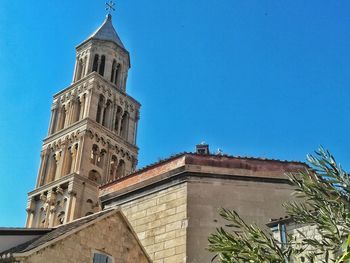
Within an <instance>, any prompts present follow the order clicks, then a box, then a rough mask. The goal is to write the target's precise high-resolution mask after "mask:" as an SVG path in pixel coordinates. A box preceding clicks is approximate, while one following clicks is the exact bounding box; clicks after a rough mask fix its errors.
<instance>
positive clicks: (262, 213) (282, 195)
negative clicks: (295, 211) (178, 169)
mask: <svg viewBox="0 0 350 263" xmlns="http://www.w3.org/2000/svg"><path fill="white" fill-rule="evenodd" d="M187 192H188V218H189V222H188V229H187V262H189V263H202V262H210V261H211V259H212V258H213V256H214V254H213V253H210V252H208V250H207V248H208V243H209V242H208V237H209V235H210V234H211V233H214V232H215V229H216V228H217V227H221V226H225V224H227V221H225V220H224V219H222V218H221V217H220V215H219V213H218V210H219V209H220V208H222V207H223V208H226V209H233V210H235V211H237V212H238V213H239V215H240V216H242V217H243V218H244V219H245V220H246V221H247V222H248V223H256V224H257V225H259V226H260V227H266V226H265V224H266V222H269V221H270V219H271V218H273V217H275V216H276V215H283V214H284V208H283V207H282V204H283V203H284V202H286V201H289V200H290V199H291V193H292V192H293V190H292V187H291V186H290V185H288V184H287V183H280V182H269V181H267V182H264V181H243V180H223V179H219V178H215V179H209V178H208V179H204V178H202V179H201V180H195V179H194V180H192V181H189V182H188V183H187Z"/></svg>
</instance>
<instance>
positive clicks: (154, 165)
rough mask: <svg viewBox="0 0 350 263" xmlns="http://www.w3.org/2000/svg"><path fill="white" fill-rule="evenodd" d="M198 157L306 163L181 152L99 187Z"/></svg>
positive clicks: (295, 162) (301, 163)
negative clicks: (181, 158)
mask: <svg viewBox="0 0 350 263" xmlns="http://www.w3.org/2000/svg"><path fill="white" fill-rule="evenodd" d="M186 155H187V156H198V157H203V158H205V157H207V158H208V157H209V158H215V159H216V158H217V159H220V158H223V157H224V158H228V159H241V160H254V161H267V162H278V163H286V164H287V163H293V164H300V165H305V166H306V163H304V162H300V161H288V160H280V159H272V158H263V157H251V156H239V155H237V156H234V155H228V154H220V155H218V154H198V153H193V152H181V153H177V154H174V155H171V156H169V157H168V158H165V159H160V160H159V161H157V162H154V163H151V164H149V165H146V166H144V167H142V168H140V169H138V170H136V171H134V172H133V173H131V174H129V175H127V176H125V177H123V178H118V179H115V180H111V181H108V182H107V183H106V184H104V185H101V187H104V186H107V185H109V184H112V183H114V182H115V181H119V180H123V179H126V178H127V177H131V176H135V175H137V174H140V173H142V172H144V171H146V170H148V169H152V168H154V167H156V166H160V165H162V164H165V163H167V162H170V161H172V160H175V159H177V158H180V157H182V156H186Z"/></svg>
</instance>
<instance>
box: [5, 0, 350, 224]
mask: <svg viewBox="0 0 350 263" xmlns="http://www.w3.org/2000/svg"><path fill="white" fill-rule="evenodd" d="M104 2H105V1H102V0H101V1H96V0H95V1H92V0H89V1H87V0H84V1H83V0H76V1H57V0H55V1H53V0H50V1H42V0H40V1H4V0H2V1H0V65H1V67H0V137H1V141H0V186H1V188H0V211H1V213H0V226H22V225H23V224H24V222H25V217H26V213H25V206H26V200H27V198H26V194H27V192H28V191H30V190H32V189H33V187H34V184H35V180H36V176H37V170H38V166H39V153H40V149H41V141H42V139H43V138H44V137H45V135H46V133H47V126H48V122H49V115H50V105H51V102H52V95H53V94H54V93H55V92H58V91H59V90H61V89H63V88H65V87H66V86H67V85H69V84H70V82H71V79H72V74H73V66H74V58H75V49H74V47H75V46H76V45H77V44H79V43H80V42H81V41H82V40H84V39H85V38H86V37H87V36H88V35H90V34H91V33H92V32H93V31H94V30H95V29H96V28H97V27H98V26H99V25H100V24H101V23H102V21H103V20H104V17H105V11H104ZM349 10H350V2H349V1H346V0H343V1H341V0H340V1H327V0H325V1H319V0H308V1H305V0H293V1H279V0H275V1H267V0H255V1H253V0H204V1H203V0H176V1H170V0H168V1H166V0H153V1H146V0H135V1H121V0H120V1H118V2H117V12H116V13H115V14H114V15H113V22H114V25H115V27H116V29H117V31H118V33H119V35H120V37H121V39H122V41H123V42H124V45H125V46H126V47H127V49H128V50H129V51H130V54H131V62H132V68H131V71H130V75H129V76H130V77H129V80H128V85H127V90H128V92H129V94H130V95H132V96H134V97H135V98H136V99H137V100H139V101H140V102H141V103H142V109H141V120H140V125H139V133H138V146H139V147H140V155H139V165H140V166H144V165H146V164H149V163H151V162H154V161H157V160H158V159H159V158H164V157H167V156H169V155H171V154H174V153H178V152H182V151H192V150H193V149H194V146H195V144H196V143H199V142H201V141H203V140H205V141H206V142H208V143H209V144H210V146H211V149H212V150H214V151H215V150H216V149H217V148H221V149H223V151H224V152H225V153H228V154H232V155H243V156H245V155H248V156H256V157H269V158H277V159H288V160H304V159H305V155H306V154H307V153H309V152H312V151H313V150H314V149H316V148H317V147H318V146H319V145H320V144H322V145H324V146H325V147H327V148H329V149H330V150H331V151H332V152H333V154H334V155H335V156H336V157H337V159H338V160H339V161H340V162H341V163H342V164H343V166H344V167H345V168H349V167H350V160H349V158H348V157H349V148H350V141H349V130H350V122H349V116H350V105H349V96H350V91H349V88H350V85H349V84H350V74H349V72H350V53H349V52H350V45H349V43H350V31H349V26H350V13H349Z"/></svg>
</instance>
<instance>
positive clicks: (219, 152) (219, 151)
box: [216, 148, 223, 156]
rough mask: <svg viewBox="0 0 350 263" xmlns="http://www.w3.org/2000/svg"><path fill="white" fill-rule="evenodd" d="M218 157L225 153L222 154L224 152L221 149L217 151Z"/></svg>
mask: <svg viewBox="0 0 350 263" xmlns="http://www.w3.org/2000/svg"><path fill="white" fill-rule="evenodd" d="M216 155H220V156H221V155H223V152H222V150H221V149H220V148H218V149H217V150H216Z"/></svg>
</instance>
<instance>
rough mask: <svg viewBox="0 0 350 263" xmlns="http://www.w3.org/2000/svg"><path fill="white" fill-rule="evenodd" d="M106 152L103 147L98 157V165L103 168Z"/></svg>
mask: <svg viewBox="0 0 350 263" xmlns="http://www.w3.org/2000/svg"><path fill="white" fill-rule="evenodd" d="M106 154H107V152H106V150H105V149H102V150H101V152H100V155H99V156H98V158H97V166H98V167H100V168H103V165H104V163H105V158H106Z"/></svg>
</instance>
